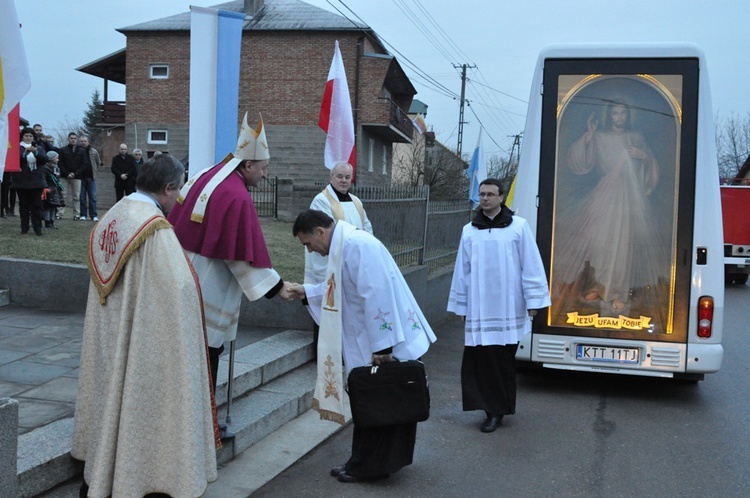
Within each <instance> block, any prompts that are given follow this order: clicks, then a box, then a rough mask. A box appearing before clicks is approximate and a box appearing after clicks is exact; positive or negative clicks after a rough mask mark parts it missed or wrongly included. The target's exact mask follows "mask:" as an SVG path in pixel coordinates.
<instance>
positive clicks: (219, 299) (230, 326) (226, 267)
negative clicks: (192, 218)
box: [186, 251, 281, 348]
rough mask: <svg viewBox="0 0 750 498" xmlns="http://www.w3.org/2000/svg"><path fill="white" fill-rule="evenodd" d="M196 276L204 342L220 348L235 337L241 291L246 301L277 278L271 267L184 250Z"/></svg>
mask: <svg viewBox="0 0 750 498" xmlns="http://www.w3.org/2000/svg"><path fill="white" fill-rule="evenodd" d="M186 252H187V255H188V258H190V262H191V263H193V267H194V268H195V271H196V273H197V274H198V276H199V277H200V286H201V293H202V294H203V309H204V312H205V315H206V335H207V337H208V346H209V347H212V348H220V347H221V345H222V344H224V342H225V341H233V340H235V339H236V338H237V324H238V322H239V318H240V305H241V304H242V294H243V293H244V294H245V295H246V296H247V298H248V299H249V300H250V301H255V300H257V299H260V298H261V297H263V296H264V295H265V294H266V293H267V292H268V291H270V290H271V289H273V288H274V287H275V286H276V285H277V284H278V283H279V280H281V277H279V274H278V273H277V272H276V270H274V269H273V268H256V267H254V266H250V263H248V262H247V261H228V260H223V259H214V258H207V257H205V256H201V255H200V254H196V253H193V252H189V251H186Z"/></svg>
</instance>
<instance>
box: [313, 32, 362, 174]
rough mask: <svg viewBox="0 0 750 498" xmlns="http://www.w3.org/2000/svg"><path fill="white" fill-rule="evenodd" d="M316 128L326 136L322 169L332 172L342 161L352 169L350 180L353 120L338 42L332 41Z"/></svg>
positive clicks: (352, 163) (353, 160)
mask: <svg viewBox="0 0 750 498" xmlns="http://www.w3.org/2000/svg"><path fill="white" fill-rule="evenodd" d="M318 126H320V127H321V128H323V131H325V132H326V133H327V134H328V136H327V137H326V150H325V165H326V168H328V169H332V168H333V163H335V162H336V161H346V162H348V163H349V164H351V165H352V177H354V173H355V170H356V168H355V166H356V158H357V152H356V149H355V142H354V116H353V114H352V101H351V99H350V98H349V85H348V84H347V83H346V73H345V72H344V61H343V59H342V58H341V52H340V51H339V42H338V40H336V48H335V51H334V53H333V62H332V63H331V69H330V71H328V81H327V82H326V88H325V92H324V93H323V103H322V104H321V105H320V117H319V118H318Z"/></svg>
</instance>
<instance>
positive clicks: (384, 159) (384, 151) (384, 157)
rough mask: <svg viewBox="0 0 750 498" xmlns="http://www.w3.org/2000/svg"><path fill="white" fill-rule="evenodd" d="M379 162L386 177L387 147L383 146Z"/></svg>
mask: <svg viewBox="0 0 750 498" xmlns="http://www.w3.org/2000/svg"><path fill="white" fill-rule="evenodd" d="M381 161H382V162H383V174H384V175H387V174H388V147H386V146H385V145H383V157H382V159H381Z"/></svg>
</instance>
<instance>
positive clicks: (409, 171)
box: [393, 132, 469, 199]
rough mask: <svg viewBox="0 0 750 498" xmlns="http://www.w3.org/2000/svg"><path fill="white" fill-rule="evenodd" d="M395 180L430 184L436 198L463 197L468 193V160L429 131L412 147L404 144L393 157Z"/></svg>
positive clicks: (404, 182) (413, 183)
mask: <svg viewBox="0 0 750 498" xmlns="http://www.w3.org/2000/svg"><path fill="white" fill-rule="evenodd" d="M393 171H394V173H393V180H394V183H396V184H400V185H408V186H412V187H417V186H422V185H429V187H430V198H432V199H460V198H464V197H466V195H467V192H468V188H469V182H468V178H467V177H466V162H465V161H463V160H461V159H460V158H459V157H458V156H457V155H456V153H455V152H453V151H452V150H450V149H449V148H447V147H446V146H444V145H443V144H441V143H440V142H438V141H437V140H435V136H434V134H432V133H430V132H428V133H426V134H425V135H422V136H420V137H419V138H418V139H417V140H415V143H414V144H413V145H412V146H410V147H401V148H400V150H399V152H398V154H396V155H394V160H393Z"/></svg>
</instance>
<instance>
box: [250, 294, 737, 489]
mask: <svg viewBox="0 0 750 498" xmlns="http://www.w3.org/2000/svg"><path fill="white" fill-rule="evenodd" d="M748 303H750V286H740V287H730V288H727V293H726V308H727V309H726V313H725V329H724V331H725V332H724V334H725V335H724V346H725V358H724V364H723V368H722V370H721V371H720V372H719V373H717V374H714V375H709V376H707V377H706V380H705V381H703V382H700V383H698V384H690V383H686V382H677V381H672V380H667V379H651V378H645V377H624V376H610V375H606V374H582V373H574V372H555V371H540V372H537V371H534V372H528V373H525V374H523V375H522V376H521V378H520V380H519V396H518V406H517V413H516V415H514V416H512V417H506V421H505V425H504V427H502V428H501V429H499V430H498V431H497V432H495V433H493V434H483V433H481V432H480V431H479V430H478V427H479V424H480V422H481V421H482V419H483V417H482V416H481V415H480V414H478V413H476V412H469V413H465V412H462V411H461V397H460V385H459V367H460V359H461V351H462V344H463V342H462V341H463V337H462V324H461V323H460V322H459V321H458V320H451V321H449V322H448V323H446V324H444V325H443V326H441V327H439V331H438V333H439V340H438V342H437V343H436V344H435V345H434V346H433V348H432V349H431V351H430V352H429V353H428V355H427V356H426V357H425V362H426V363H427V367H428V373H429V376H430V383H431V388H432V389H431V391H432V414H431V417H430V419H429V420H428V421H427V422H425V423H422V424H420V426H419V432H418V437H417V448H416V454H415V462H414V464H413V465H411V466H410V467H406V468H404V469H402V470H401V471H400V472H398V473H397V474H394V475H392V476H391V477H390V478H389V479H387V480H385V481H380V482H377V483H367V484H342V483H339V482H337V481H336V480H335V479H334V478H332V477H329V476H328V471H329V469H330V468H331V467H332V466H334V465H336V464H340V463H342V462H343V461H345V459H346V457H347V456H348V452H349V445H350V442H351V431H352V429H351V427H349V428H347V429H346V430H344V431H342V432H340V433H339V434H338V435H336V436H334V437H333V438H331V439H330V440H328V441H327V442H326V443H324V444H323V445H321V446H320V447H318V448H317V449H316V450H315V451H313V452H312V453H310V454H309V455H308V456H307V457H305V458H304V459H302V460H300V461H298V462H297V463H296V464H295V465H293V466H292V467H290V468H289V469H287V470H286V471H285V472H283V473H282V474H280V475H279V476H278V477H276V478H275V479H274V480H272V481H271V482H269V483H268V484H267V485H266V486H264V487H263V488H261V489H260V490H258V491H257V492H256V493H254V494H253V496H269V497H271V496H273V497H275V496H295V497H306V496H357V497H368V496H379V497H380V496H383V495H397V496H401V497H422V496H425V497H426V496H430V497H443V496H445V497H453V496H508V497H516V496H521V497H527V496H529V497H536V496H539V497H548V496H560V497H600V496H601V497H604V496H606V497H618V496H634V497H635V496H637V497H643V496H653V497H667V496H675V497H676V496H679V497H693V496H694V497H705V496H727V497H733V496H750V464H748V462H750V444H748V442H750V426H749V425H748V424H747V410H748V406H750V405H749V403H748V396H749V394H748V393H750V375H748V373H749V372H748V370H750V366H748V365H749V362H748V358H750V338H748V337H747V335H750V319H748V318H747V313H746V310H747V309H748ZM321 423H323V422H321Z"/></svg>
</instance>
